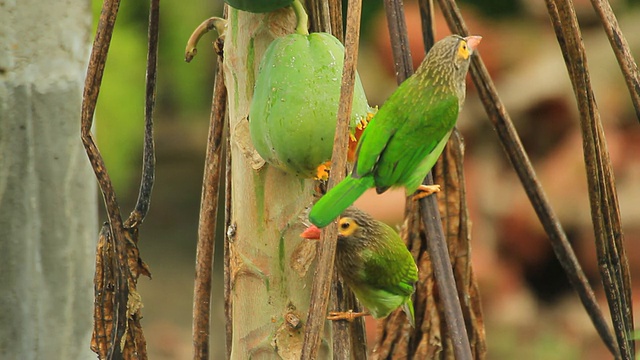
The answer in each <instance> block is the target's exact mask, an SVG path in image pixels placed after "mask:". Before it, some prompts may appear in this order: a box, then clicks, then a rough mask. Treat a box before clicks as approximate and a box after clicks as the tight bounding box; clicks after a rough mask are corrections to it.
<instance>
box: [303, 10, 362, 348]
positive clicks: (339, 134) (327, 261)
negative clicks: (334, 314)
mask: <svg viewBox="0 0 640 360" xmlns="http://www.w3.org/2000/svg"><path fill="white" fill-rule="evenodd" d="M361 11H362V0H352V1H349V7H348V9H347V31H346V38H345V55H344V69H343V72H342V87H341V88H340V103H339V105H338V114H337V119H338V120H337V124H336V132H335V136H334V142H333V144H334V145H333V153H332V156H331V164H332V166H331V167H332V170H331V175H330V177H329V184H328V188H329V189H331V188H332V187H333V186H334V185H335V184H337V183H338V182H340V181H341V180H342V179H343V178H344V176H345V170H346V163H347V149H348V144H349V118H350V114H351V107H352V100H353V88H354V85H355V75H356V65H357V62H358V41H359V38H360V14H361ZM337 237H338V228H337V225H336V222H335V221H333V222H332V223H331V224H329V225H328V226H327V227H325V228H324V229H323V231H322V239H321V242H320V244H321V245H320V253H319V256H318V262H317V267H316V275H317V276H316V277H315V279H314V281H313V287H312V289H311V304H310V305H309V315H308V317H307V322H306V323H307V325H306V329H305V334H304V344H303V346H302V356H301V359H303V360H306V359H316V358H317V356H318V349H319V347H320V335H321V334H322V329H323V328H324V322H325V317H326V313H327V304H328V303H329V290H330V285H331V280H332V276H333V269H334V261H335V255H336V242H337Z"/></svg>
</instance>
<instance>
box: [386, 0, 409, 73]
mask: <svg viewBox="0 0 640 360" xmlns="http://www.w3.org/2000/svg"><path fill="white" fill-rule="evenodd" d="M384 9H385V13H386V15H387V23H388V25H389V36H390V38H391V53H392V54H393V62H394V69H395V71H396V82H397V83H398V84H401V83H402V82H403V81H405V80H406V79H407V78H408V77H409V76H411V74H413V61H412V60H411V51H410V48H409V37H408V36H407V23H406V21H405V20H404V8H403V7H402V1H400V0H384Z"/></svg>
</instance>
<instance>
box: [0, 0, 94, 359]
mask: <svg viewBox="0 0 640 360" xmlns="http://www.w3.org/2000/svg"><path fill="white" fill-rule="evenodd" d="M90 11H91V8H90V3H88V2H86V1H80V0H67V1H63V2H56V3H54V2H39V1H34V0H24V1H19V2H16V1H9V2H6V1H5V2H0V274H2V275H0V358H2V359H46V358H52V357H54V358H59V359H90V358H93V357H95V355H93V354H92V353H91V351H90V349H89V338H90V335H91V323H92V313H91V304H92V289H93V286H92V279H93V272H94V267H93V261H94V257H93V253H94V246H95V239H96V235H97V231H98V223H97V196H96V184H95V181H94V177H93V174H92V172H91V169H90V167H89V163H88V162H87V160H86V157H85V155H84V150H83V149H82V144H81V142H80V135H79V134H80V132H79V129H80V126H79V125H80V121H79V120H80V103H81V101H82V85H83V79H84V73H85V69H86V66H87V56H88V48H89V44H90V42H89V40H90V30H91V28H90V27H91V12H90Z"/></svg>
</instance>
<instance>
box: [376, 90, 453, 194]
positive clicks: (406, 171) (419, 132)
mask: <svg viewBox="0 0 640 360" xmlns="http://www.w3.org/2000/svg"><path fill="white" fill-rule="evenodd" d="M400 116H403V117H404V121H403V123H402V126H401V127H399V128H398V130H397V131H396V133H395V134H394V136H393V137H392V138H391V139H390V141H389V142H388V144H387V145H386V147H385V148H384V150H383V151H382V153H381V154H380V156H379V158H378V161H377V164H376V170H375V176H374V177H375V183H376V186H377V187H378V188H382V189H383V190H384V189H385V188H388V187H391V186H399V185H404V186H407V185H410V183H413V181H411V180H412V179H413V178H414V172H415V171H416V170H418V169H419V168H420V171H421V172H424V174H421V175H422V177H424V176H425V175H426V173H427V172H428V171H429V170H430V169H431V166H433V163H431V166H429V167H428V168H426V169H425V167H424V166H421V164H424V160H425V159H426V158H427V157H429V158H435V159H437V158H438V156H440V154H439V153H438V154H435V153H434V150H436V149H437V150H439V151H440V152H441V151H442V147H441V146H438V145H439V144H441V141H442V140H443V138H445V137H447V135H448V134H450V132H451V129H452V128H453V126H454V125H455V122H456V119H457V117H458V98H457V97H455V96H453V95H451V96H447V97H444V98H443V99H441V100H440V101H436V102H433V103H431V104H430V106H428V107H427V108H425V109H422V111H421V110H416V111H414V112H409V113H406V114H403V115H400ZM425 170H426V171H425ZM407 187H408V186H407ZM413 190H415V189H409V191H410V192H412V191H413Z"/></svg>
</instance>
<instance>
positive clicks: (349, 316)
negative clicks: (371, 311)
mask: <svg viewBox="0 0 640 360" xmlns="http://www.w3.org/2000/svg"><path fill="white" fill-rule="evenodd" d="M365 315H368V313H366V312H353V310H349V311H329V316H327V320H332V321H336V320H346V321H348V322H353V321H354V320H355V319H356V318H359V317H361V316H365Z"/></svg>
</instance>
